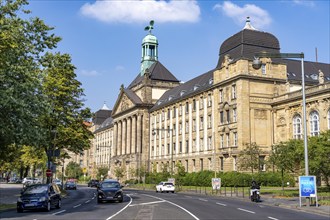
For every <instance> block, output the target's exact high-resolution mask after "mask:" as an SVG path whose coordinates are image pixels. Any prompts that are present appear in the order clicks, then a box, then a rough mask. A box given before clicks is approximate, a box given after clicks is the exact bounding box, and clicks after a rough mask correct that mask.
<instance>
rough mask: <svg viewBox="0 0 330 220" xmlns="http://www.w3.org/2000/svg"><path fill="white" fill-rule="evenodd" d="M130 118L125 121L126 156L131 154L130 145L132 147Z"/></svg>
mask: <svg viewBox="0 0 330 220" xmlns="http://www.w3.org/2000/svg"><path fill="white" fill-rule="evenodd" d="M131 120H132V118H131V117H130V118H128V119H127V130H126V131H127V143H126V154H131V147H132V146H131V145H132V141H131V138H132V135H131V133H132V123H131Z"/></svg>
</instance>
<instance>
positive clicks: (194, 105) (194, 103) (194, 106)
mask: <svg viewBox="0 0 330 220" xmlns="http://www.w3.org/2000/svg"><path fill="white" fill-rule="evenodd" d="M193 111H196V99H194V100H193Z"/></svg>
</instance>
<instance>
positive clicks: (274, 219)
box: [268, 216, 278, 220]
mask: <svg viewBox="0 0 330 220" xmlns="http://www.w3.org/2000/svg"><path fill="white" fill-rule="evenodd" d="M268 218H269V219H273V220H278V219H277V218H273V217H270V216H268Z"/></svg>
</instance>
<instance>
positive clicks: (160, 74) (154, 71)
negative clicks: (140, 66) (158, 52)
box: [128, 61, 179, 89]
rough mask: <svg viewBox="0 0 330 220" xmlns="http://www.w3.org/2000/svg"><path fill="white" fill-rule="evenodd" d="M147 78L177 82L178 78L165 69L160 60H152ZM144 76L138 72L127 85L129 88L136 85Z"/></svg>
mask: <svg viewBox="0 0 330 220" xmlns="http://www.w3.org/2000/svg"><path fill="white" fill-rule="evenodd" d="M149 73H150V75H149V78H150V79H152V80H159V81H167V82H179V80H178V79H177V78H176V77H175V76H174V75H173V74H172V73H171V72H170V71H169V70H168V69H166V67H165V66H163V64H161V62H159V61H156V62H154V63H153V64H152V65H151V66H150V68H149ZM143 78H144V76H143V75H142V76H141V74H139V75H138V76H137V77H136V78H135V79H134V80H133V82H131V84H130V85H129V86H128V88H129V89H131V88H132V87H134V86H136V85H137V84H139V83H140V82H141V81H142V80H143Z"/></svg>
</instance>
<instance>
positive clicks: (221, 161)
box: [220, 157, 223, 170]
mask: <svg viewBox="0 0 330 220" xmlns="http://www.w3.org/2000/svg"><path fill="white" fill-rule="evenodd" d="M220 170H223V157H220Z"/></svg>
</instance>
